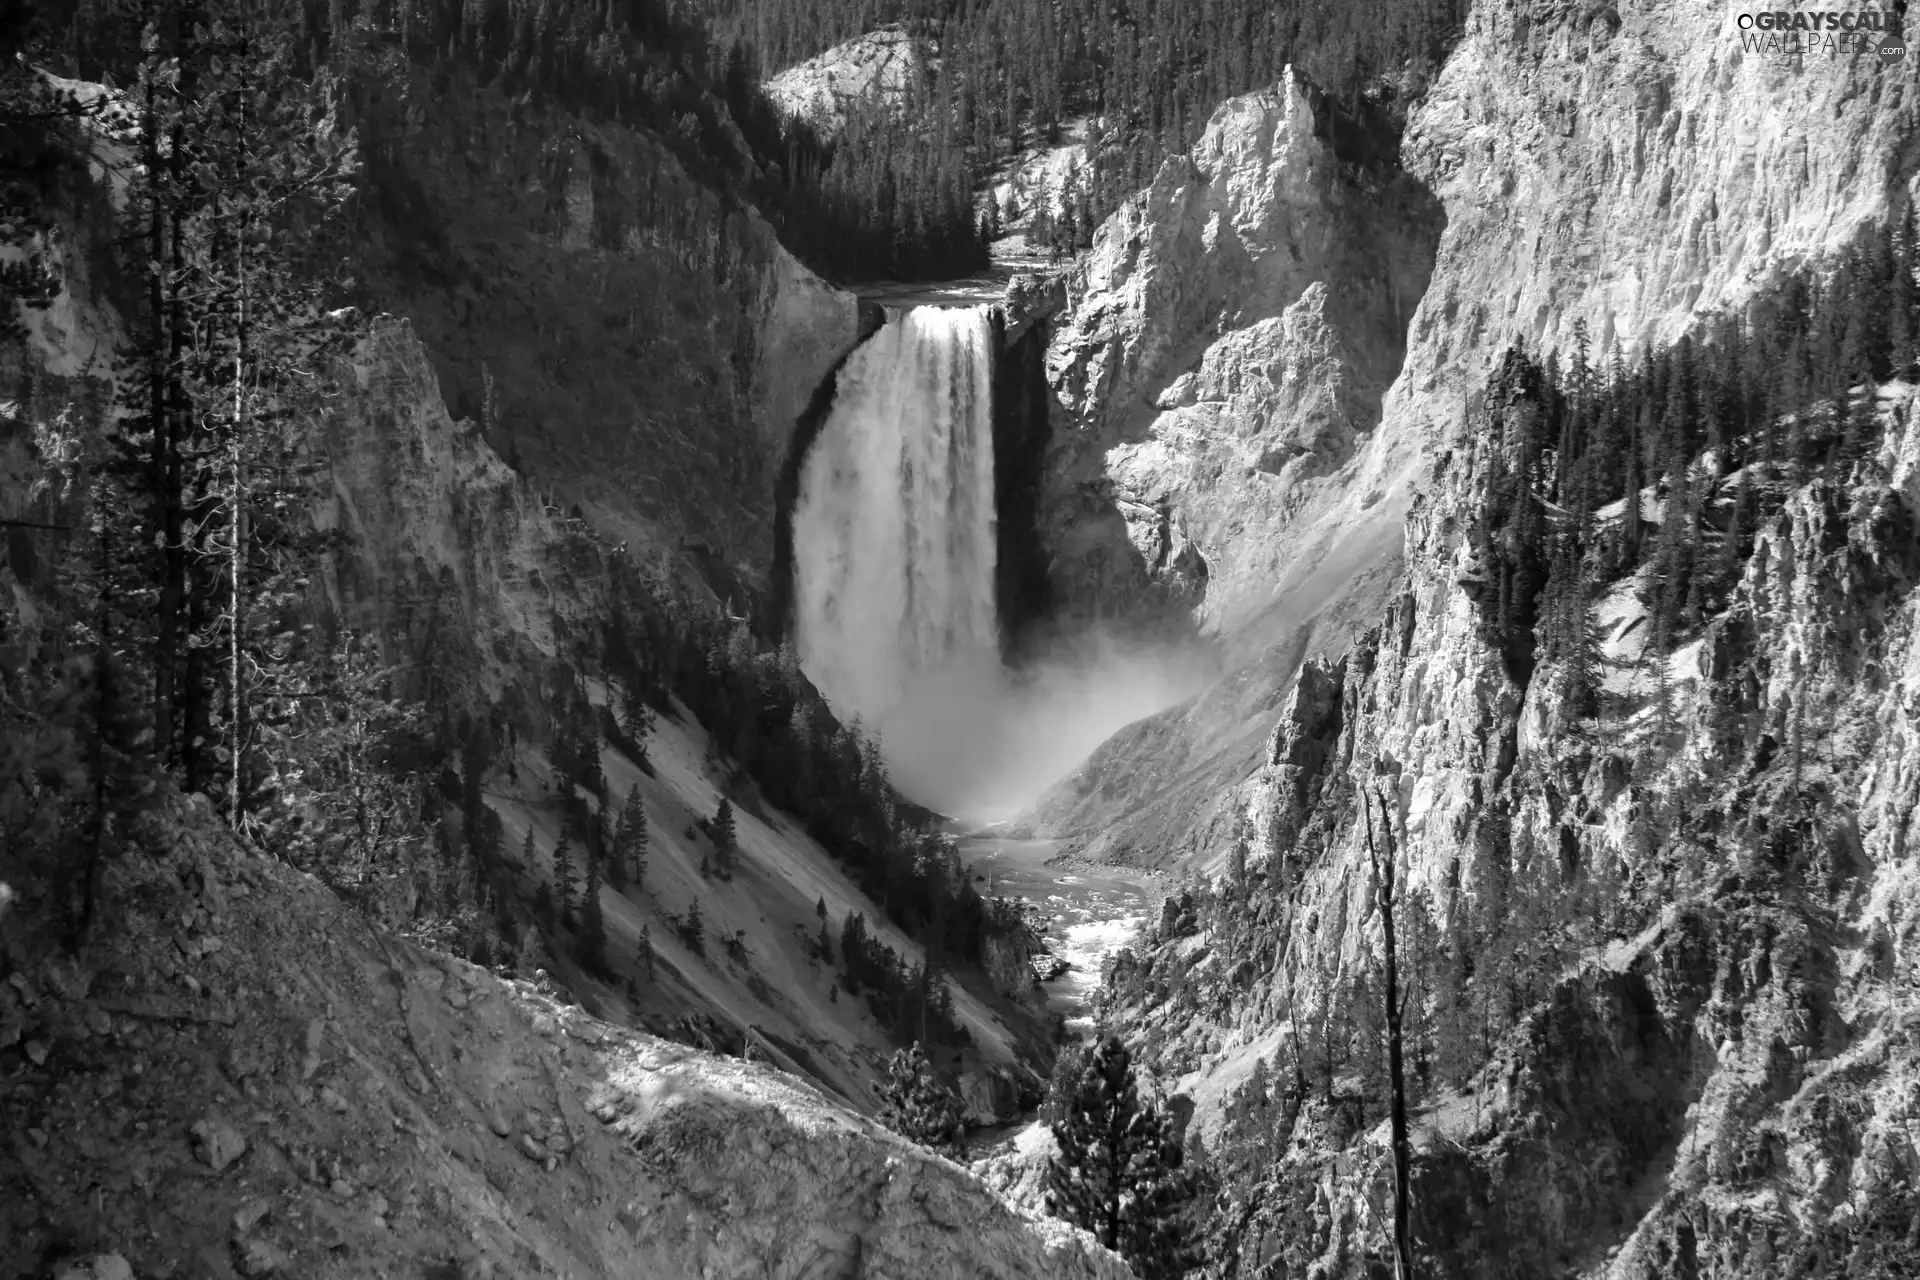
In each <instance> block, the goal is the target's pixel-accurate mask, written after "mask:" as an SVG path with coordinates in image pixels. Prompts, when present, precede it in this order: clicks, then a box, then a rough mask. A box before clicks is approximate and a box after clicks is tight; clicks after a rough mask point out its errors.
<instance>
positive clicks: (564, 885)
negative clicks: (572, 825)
mask: <svg viewBox="0 0 1920 1280" xmlns="http://www.w3.org/2000/svg"><path fill="white" fill-rule="evenodd" d="M553 900H554V905H555V906H556V907H557V908H558V909H559V912H560V927H561V928H563V929H571V928H573V843H572V841H570V840H569V839H568V838H567V834H566V833H565V832H564V831H563V832H561V833H560V843H559V844H557V845H555V846H554V847H553Z"/></svg>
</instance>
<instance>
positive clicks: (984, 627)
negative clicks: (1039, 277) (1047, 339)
mask: <svg viewBox="0 0 1920 1280" xmlns="http://www.w3.org/2000/svg"><path fill="white" fill-rule="evenodd" d="M993 358H994V334H993V326H992V322H991V319H990V316H989V313H988V309H987V308H985V307H973V308H967V309H962V308H942V307H916V308H913V309H911V310H908V311H904V312H897V313H890V314H889V315H888V317H887V322H886V324H885V325H884V326H883V327H882V328H881V329H880V331H879V332H878V333H876V334H875V335H874V336H873V337H872V338H870V339H868V341H867V342H866V344H865V345H863V346H862V347H861V348H860V349H859V350H858V351H856V352H855V353H854V354H853V355H852V357H851V358H849V360H848V361H847V364H846V367H845V368H844V369H843V370H842V372H841V375H840V383H839V393H838V395H837V396H836V398H835V400H834V405H833V409H832V412H831V414H830V415H829V417H828V419H827V424H826V427H825V429H824V430H823V431H822V432H821V434H820V438H819V439H818V440H817V441H815V442H814V446H813V448H812V449H811V450H810V451H809V453H808V455H807V459H806V464H805V466H804V468H803V470H802V471H801V476H800V492H799V499H798V501H797V503H796V504H795V506H794V512H793V562H794V621H795V630H796V638H797V643H798V649H799V655H800V664H801V667H802V668H803V669H804V670H805V671H806V673H807V675H808V677H809V678H810V679H812V680H813V682H814V684H815V685H817V686H818V687H819V689H820V691H821V693H822V694H824V695H825V697H826V699H827V701H828V702H829V703H830V704H831V705H832V706H833V708H834V710H835V712H836V713H838V714H839V715H840V716H841V718H842V719H848V718H851V717H854V716H858V717H859V718H860V719H861V720H862V721H863V722H865V724H866V725H867V726H868V727H869V728H870V729H877V730H879V731H880V733H881V734H882V736H883V739H884V738H885V737H887V736H888V735H889V727H890V725H892V724H893V723H894V722H895V721H896V719H897V713H899V712H900V711H901V709H902V707H903V706H904V704H905V703H906V702H907V701H908V699H909V698H910V697H911V696H912V694H913V692H914V690H915V687H916V685H918V684H920V683H921V682H923V681H925V680H928V679H935V680H937V679H942V678H946V677H950V676H951V675H953V674H954V673H958V672H968V673H972V674H975V675H983V674H986V673H987V672H989V671H992V672H994V673H996V674H997V671H998V667H999V646H1000V628H999V617H998V613H997V610H996V608H995V603H994V562H995V530H994V496H993V495H994V487H993V479H994V476H993V406H992V385H993Z"/></svg>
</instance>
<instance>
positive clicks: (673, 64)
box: [39, 0, 1464, 281]
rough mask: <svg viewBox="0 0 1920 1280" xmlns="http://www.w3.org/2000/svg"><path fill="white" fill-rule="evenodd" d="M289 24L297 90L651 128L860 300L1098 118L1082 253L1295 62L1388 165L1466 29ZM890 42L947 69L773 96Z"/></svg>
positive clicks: (53, 47) (431, 3)
mask: <svg viewBox="0 0 1920 1280" xmlns="http://www.w3.org/2000/svg"><path fill="white" fill-rule="evenodd" d="M276 7H279V6H276ZM284 10H285V13H286V16H287V17H288V18H289V19H290V20H291V21H292V23H293V26H294V30H293V34H292V36H291V38H290V42H289V49H288V58H289V66H290V68H292V69H293V71H294V72H295V73H296V74H300V75H303V76H310V75H311V74H312V73H313V72H314V71H315V70H316V69H319V68H323V67H325V68H331V69H333V70H336V71H348V70H351V68H352V67H353V66H354V65H355V62H356V57H357V56H358V55H356V49H361V50H366V49H371V48H374V47H381V48H387V47H397V48H399V49H401V50H403V51H404V52H405V54H406V55H407V56H408V57H409V58H410V59H412V60H413V61H414V62H416V63H417V64H419V65H421V66H423V67H427V68H431V69H434V70H436V71H437V72H438V74H439V76H440V80H439V83H440V84H441V86H442V88H443V90H444V91H453V89H454V84H453V81H452V79H451V78H450V73H451V72H453V71H454V70H455V69H460V70H462V71H463V72H465V73H466V74H470V75H471V76H472V77H473V78H474V79H475V80H476V81H477V82H478V84H479V85H481V86H482V87H484V88H487V89H491V90H497V91H499V92H503V93H506V94H508V95H510V96H513V97H516V98H518V97H522V96H525V97H526V98H528V100H530V101H534V102H551V103H553V104H556V105H558V106H561V107H563V108H565V109H567V110H569V111H574V112H579V113H582V114H584V115H587V116H590V117H592V118H596V119H604V120H610V121H617V122H620V123H624V124H628V125H633V126H636V127H641V128H646V129H649V130H651V131H653V132H654V133H656V134H657V135H658V136H659V137H661V138H662V139H663V140H665V141H666V143H667V144H668V145H669V146H670V147H671V148H672V149H673V151H674V153H675V155H676V156H677V157H678V158H679V159H680V161H681V162H682V163H683V164H684V165H685V166H686V167H687V169H688V170H689V171H690V172H692V173H694V174H695V175H697V176H699V177H700V178H702V179H703V180H705V181H707V182H710V183H712V184H713V185H714V186H715V187H716V188H717V189H719V190H721V191H723V192H728V193H732V194H733V195H734V196H735V197H736V198H738V199H740V200H742V201H744V202H748V203H751V204H752V205H754V206H755V207H756V208H758V209H759V210H760V212H761V213H762V214H763V215H764V216H765V217H766V218H767V219H768V220H769V221H770V222H771V223H772V224H773V225H774V226H775V227H776V228H777V229H778V231H779V233H780V235H781V237H782V239H783V240H784V241H785V242H786V244H787V245H788V247H789V248H791V249H792V250H793V251H794V252H795V253H796V254H797V255H798V256H799V257H800V258H801V259H802V260H804V261H806V262H807V263H809V264H810V265H811V266H813V267H815V268H816V269H817V270H819V271H821V272H822V273H823V274H826V275H828V276H829V277H832V278H836V279H842V280H850V281H851V280H862V279H888V278H891V279H921V278H941V277H953V276H959V275H965V274H967V273H970V272H972V271H975V270H978V269H979V268H981V267H983V266H985V265H986V262H987V244H988V243H989V241H990V240H991V239H993V238H995V237H997V236H998V234H999V233H1000V229H1001V226H1002V224H1003V222H1004V221H1006V219H1007V217H1008V216H1014V217H1018V216H1022V215H1023V214H1025V213H1027V212H1030V211H1027V210H1018V209H1002V208H1000V207H998V206H993V205H991V203H990V202H989V204H988V206H987V207H985V208H984V210H982V206H981V204H980V202H979V198H978V197H979V192H980V191H981V189H982V187H983V185H984V182H985V179H986V176H987V175H988V174H989V173H990V172H991V171H992V170H993V169H994V168H995V167H996V166H998V165H1000V164H1002V163H1003V162H1005V161H1006V160H1007V159H1008V158H1010V157H1011V156H1013V155H1015V154H1017V153H1018V152H1020V151H1021V150H1022V149H1023V148H1025V147H1029V146H1032V145H1035V144H1036V143H1041V142H1051V141H1053V140H1056V139H1057V138H1058V137H1059V135H1060V129H1061V125H1062V123H1063V122H1064V121H1066V120H1068V119H1071V118H1074V117H1077V116H1083V115H1084V116H1092V117H1095V118H1097V119H1098V120H1099V121H1100V122H1101V123H1100V126H1099V128H1098V129H1097V130H1096V131H1095V133H1094V138H1093V141H1092V143H1091V148H1090V152H1091V158H1092V161H1093V163H1091V164H1090V165H1089V166H1088V167H1087V169H1086V171H1085V175H1084V176H1083V177H1081V178H1078V179H1076V180H1075V182H1074V185H1073V186H1072V187H1071V188H1070V189H1068V190H1063V191H1059V192H1053V193H1050V196H1051V197H1052V199H1051V200H1050V201H1049V203H1050V204H1052V203H1058V204H1060V205H1062V206H1064V208H1065V209H1067V210H1068V211H1069V212H1070V213H1075V214H1076V216H1073V217H1069V218H1066V219H1059V220H1056V219H1055V217H1054V214H1053V210H1052V209H1048V210H1045V211H1044V216H1043V217H1042V218H1041V219H1040V222H1039V225H1038V226H1030V229H1029V236H1030V238H1032V239H1033V240H1034V241H1035V242H1036V243H1041V244H1045V245H1050V246H1052V247H1054V248H1057V249H1060V250H1064V251H1069V252H1070V251H1072V250H1074V249H1077V248H1082V247H1085V245H1086V244H1087V243H1089V242H1090V238H1091V232H1092V228H1093V226H1094V225H1096V224H1097V223H1098V222H1099V221H1100V220H1101V219H1103V218H1104V217H1105V216H1106V215H1107V213H1109V212H1110V211H1111V210H1112V209H1113V208H1114V207H1115V206H1116V205H1117V204H1118V203H1119V201H1120V200H1122V199H1124V198H1125V197H1126V196H1127V195H1128V194H1130V193H1132V192H1133V191H1135V190H1137V189H1139V188H1140V187H1141V186H1143V185H1145V184H1146V183H1147V182H1148V181H1149V180H1150V179H1151V178H1152V176H1153V173H1154V172H1155V170H1156V169H1157V167H1158V165H1159V163H1160V161H1161V160H1162V159H1163V158H1165V157H1167V156H1169V155H1173V154H1178V153H1181V152H1184V151H1186V150H1188V149H1189V148H1190V147H1191V146H1192V144H1193V143H1194V142H1195V141H1196V140H1197V139H1198V137H1199V135H1200V131H1201V129H1202V128H1203V127H1204V125H1205V124H1206V121H1207V119H1208V117H1209V116H1210V114H1211V113H1212V111H1213V109H1214V107H1216V106H1218V105H1219V103H1221V102H1222V101H1224V100H1225V99H1227V98H1228V97H1231V96H1233V95H1235V94H1240V93H1245V92H1248V91H1250V90H1253V89H1257V88H1261V87H1263V86H1266V85H1270V84H1272V83H1273V82H1274V81H1275V80H1276V79H1277V78H1278V76H1279V74H1280V72H1281V70H1282V69H1283V68H1284V67H1286V66H1287V65H1288V64H1290V63H1291V64H1293V65H1295V66H1296V67H1297V68H1298V69H1300V70H1301V71H1302V72H1303V73H1304V74H1305V75H1306V76H1307V77H1308V79H1309V80H1310V81H1311V82H1313V83H1314V84H1316V85H1317V86H1319V87H1321V88H1323V89H1325V90H1326V91H1327V92H1328V93H1329V94H1330V95H1331V101H1332V103H1333V104H1334V107H1335V110H1334V111H1333V112H1331V113H1330V114H1329V126H1328V127H1329V128H1331V129H1333V130H1334V131H1335V132H1336V134H1337V135H1338V137H1337V141H1340V142H1345V143H1349V144H1351V146H1350V147H1348V148H1347V150H1348V151H1349V153H1350V154H1353V155H1355V156H1358V157H1362V158H1379V157H1380V156H1382V155H1387V154H1390V153H1391V151H1392V148H1393V139H1394V138H1395V137H1396V136H1397V131H1398V128H1399V125H1400V124H1401V123H1402V120H1403V116H1404V109H1405V106H1406V104H1407V102H1408V101H1410V100H1411V99H1412V98H1413V97H1415V96H1417V95H1418V94H1419V93H1420V92H1421V91H1422V90H1423V89H1424V86H1425V83H1426V81H1427V79H1428V78H1429V77H1430V76H1431V75H1432V73H1433V72H1434V70H1436V69H1437V67H1438V65H1439V62H1440V60H1441V59H1442V58H1443V57H1444V56H1445V52H1446V50H1447V49H1448V48H1449V47H1450V45H1451V42H1452V40H1453V39H1454V38H1456V36H1457V30H1458V26H1459V23H1460V21H1461V19H1462V17H1463V16H1464V6H1462V5H1460V4H1459V3H1458V0H1368V2H1367V3H1364V4H1359V5H1353V6H1316V5H1310V4H1304V3H1287V4H1280V5H1270V4H1262V3H1255V2H1253V0H1206V2H1205V3H1199V2H1196V3H1191V4H1189V3H1184V2H1182V3H1175V2H1174V0H1149V2H1148V3H1143V4H1139V5H1135V6H1122V5H1109V4H1104V3H1095V2H1094V0H1061V3H1057V4H1056V3H1047V2H1043V0H990V2H988V3H984V4H977V5H971V4H960V3H954V0H898V2H888V3H880V4H875V3H872V0H866V2H864V3H831V4H822V5H817V6H816V5H813V4H808V3H800V2H798V0H707V3H706V4H705V6H704V7H695V6H687V5H677V4H670V3H666V0H619V2H618V3H606V4H603V3H597V2H595V0H326V2H324V3H323V2H322V0H304V2H303V3H300V4H293V3H289V4H287V5H286V6H284ZM156 11H157V10H156ZM42 15H43V20H44V21H45V22H46V24H47V35H46V38H45V39H43V40H42V41H41V42H40V45H39V52H40V53H41V54H42V55H44V56H49V57H51V58H53V59H55V60H56V61H57V62H58V63H59V65H60V69H61V70H62V71H63V72H65V73H68V74H75V75H79V76H83V77H87V78H96V79H97V78H98V77H99V76H100V75H102V74H103V73H107V72H109V71H110V69H111V68H113V67H115V66H116V65H124V64H125V59H126V56H127V50H128V49H129V48H131V47H132V45H133V44H134V43H135V42H136V38H137V34H138V31H139V29H140V25H141V20H140V18H139V14H138V10H137V8H136V7H133V6H128V5H125V4H122V3H118V2H117V0H70V3H68V4H60V5H52V6H47V7H46V8H45V9H43V10H42ZM887 22H897V23H901V24H903V25H904V26H905V27H906V28H907V29H908V30H909V31H911V32H913V33H915V34H917V35H920V36H924V37H926V38H928V39H931V40H932V41H934V43H935V45H936V47H937V49H938V50H939V54H940V57H939V69H938V73H937V75H935V77H934V78H933V83H932V86H931V88H930V89H928V90H926V91H925V94H924V97H923V98H919V99H917V100H915V101H912V102H909V103H907V104H905V109H904V110H899V109H896V107H895V106H894V105H890V104H872V105H871V106H870V107H869V109H867V110H865V111H856V112H855V113H854V116H853V118H852V119H851V120H849V121H848V122H846V125H845V127H844V128H842V129H841V130H839V132H838V133H837V135H836V136H834V137H832V138H830V139H829V138H823V137H821V136H820V135H819V134H818V133H816V131H815V130H814V128H813V127H812V126H811V125H810V124H808V123H807V122H803V121H797V120H791V119H786V118H784V117H783V116H782V115H781V114H780V112H779V111H778V110H777V109H776V108H775V107H774V106H773V105H772V104H771V102H770V101H769V100H768V98H767V96H766V94H765V93H764V91H763V89H762V87H761V86H762V82H763V80H764V79H765V78H766V77H767V76H769V75H771V74H772V73H773V72H775V71H777V70H779V69H780V68H782V67H785V66H787V65H790V64H792V63H793V62H796V61H800V60H802V59H804V58H806V57H809V56H811V55H813V54H816V53H819V52H822V51H823V50H825V49H827V48H829V47H831V46H832V45H833V44H835V43H838V42H840V41H843V40H846V39H849V38H851V37H853V36H857V35H859V34H862V33H863V32H865V31H869V30H872V29H873V28H874V27H875V26H876V25H878V24H881V23H887ZM377 176H378V175H377V174H370V175H369V178H370V179H371V178H377Z"/></svg>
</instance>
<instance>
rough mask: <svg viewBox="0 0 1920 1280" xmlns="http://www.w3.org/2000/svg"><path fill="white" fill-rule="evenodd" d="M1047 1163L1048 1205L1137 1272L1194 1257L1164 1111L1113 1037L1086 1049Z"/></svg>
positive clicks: (1185, 1175) (1166, 1279)
mask: <svg viewBox="0 0 1920 1280" xmlns="http://www.w3.org/2000/svg"><path fill="white" fill-rule="evenodd" d="M1052 1129H1053V1137H1054V1141H1055V1142H1056V1143H1058V1144H1059V1147H1060V1154H1059V1155H1057V1156H1055V1157H1054V1158H1053V1159H1052V1160H1051V1161H1050V1162H1049V1164H1048V1168H1047V1211H1048V1212H1049V1213H1052V1214H1054V1215H1056V1216H1057V1217H1061V1218H1064V1219H1066V1220H1067V1221H1068V1222H1071V1223H1073V1224H1074V1225H1076V1226H1080V1227H1084V1228H1086V1229H1087V1230H1088V1231H1090V1232H1092V1233H1093V1234H1094V1236H1095V1237H1096V1238H1097V1239H1098V1240H1099V1241H1100V1243H1101V1244H1104V1245H1106V1246H1107V1247H1108V1248H1109V1249H1112V1250H1114V1251H1115V1252H1116V1253H1118V1254H1119V1255H1120V1256H1121V1257H1122V1258H1124V1259H1126V1261H1127V1265H1128V1266H1130V1267H1132V1268H1133V1270H1134V1273H1135V1274H1136V1275H1138V1276H1140V1277H1141V1278H1142V1280H1172V1278H1173V1277H1177V1276H1180V1275H1182V1274H1183V1273H1184V1272H1185V1271H1186V1269H1187V1268H1188V1267H1189V1266H1190V1265H1191V1264H1192V1263H1193V1261H1194V1257H1193V1247H1192V1243H1191V1241H1192V1231H1191V1227H1190V1225H1189V1222H1188V1220H1187V1218H1186V1209H1187V1207H1188V1205H1189V1203H1190V1202H1191V1201H1192V1199H1193V1197H1194V1192H1195V1183H1194V1178H1193V1175H1192V1171H1191V1170H1189V1169H1187V1168H1186V1167H1184V1160H1183V1156H1182V1153H1181V1150H1180V1147H1179V1144H1178V1143H1176V1142H1175V1141H1174V1137H1173V1127H1172V1124H1171V1122H1170V1118H1169V1117H1168V1116H1166V1115H1165V1114H1164V1113H1162V1112H1161V1111H1160V1110H1159V1109H1158V1108H1157V1107H1155V1106H1153V1105H1151V1104H1150V1103H1146V1102H1143V1101H1142V1100H1141V1098H1140V1095H1139V1088H1138V1085H1137V1083H1136V1081H1135V1079H1134V1070H1133V1060H1132V1057H1131V1055H1130V1054H1129V1053H1128V1052H1127V1047H1126V1045H1125V1044H1123V1043H1122V1042H1121V1041H1120V1040H1119V1038H1118V1037H1112V1036H1110V1037H1108V1038H1107V1039H1106V1040H1104V1041H1102V1042H1101V1044H1100V1047H1099V1048H1098V1049H1097V1050H1095V1051H1094V1053H1093V1055H1092V1056H1091V1058H1090V1059H1089V1060H1088V1062H1087V1064H1086V1067H1085V1069H1084V1070H1083V1071H1082V1072H1081V1075H1080V1078H1079V1080H1078V1081H1077V1082H1076V1083H1075V1086H1074V1089H1073V1093H1072V1100H1071V1102H1069V1104H1068V1106H1067V1114H1066V1117H1065V1119H1063V1120H1062V1121H1060V1122H1058V1123H1056V1124H1054V1125H1053V1126H1052Z"/></svg>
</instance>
